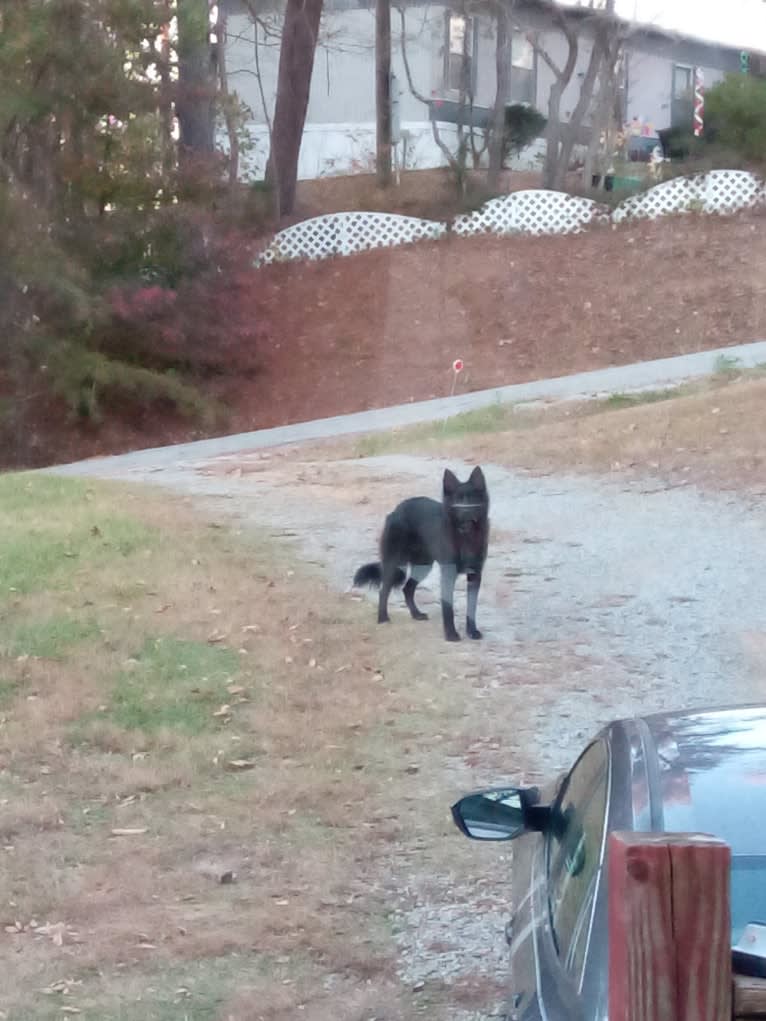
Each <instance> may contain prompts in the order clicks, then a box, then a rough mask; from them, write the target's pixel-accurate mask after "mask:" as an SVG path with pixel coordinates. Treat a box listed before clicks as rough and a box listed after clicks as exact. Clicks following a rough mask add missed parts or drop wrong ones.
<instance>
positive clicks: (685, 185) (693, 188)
mask: <svg viewBox="0 0 766 1021" xmlns="http://www.w3.org/2000/svg"><path fill="white" fill-rule="evenodd" d="M762 201H763V184H762V182H761V181H759V179H758V178H757V177H756V176H755V175H754V174H751V173H749V172H748V171H746V170H711V171H710V172H709V173H707V174H698V175H696V176H694V177H676V178H674V180H672V181H663V183H662V184H657V185H655V186H654V188H650V189H649V191H645V192H643V193H642V194H641V195H632V196H631V197H630V198H628V199H625V201H624V202H621V203H620V204H619V206H617V208H616V209H615V210H614V211H613V212H612V220H613V222H614V223H620V221H622V220H626V219H630V218H632V219H638V220H646V219H649V220H654V219H655V218H656V217H658V216H665V215H666V214H668V213H683V212H689V211H691V210H699V211H700V212H704V213H732V212H735V211H736V210H737V209H747V208H749V207H752V206H755V205H757V204H758V203H759V202H762Z"/></svg>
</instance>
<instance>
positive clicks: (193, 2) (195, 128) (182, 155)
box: [176, 0, 216, 177]
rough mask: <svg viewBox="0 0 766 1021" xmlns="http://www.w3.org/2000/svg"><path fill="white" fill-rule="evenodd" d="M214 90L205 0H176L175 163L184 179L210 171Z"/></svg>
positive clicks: (212, 147) (213, 149) (213, 124)
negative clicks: (176, 84) (176, 91)
mask: <svg viewBox="0 0 766 1021" xmlns="http://www.w3.org/2000/svg"><path fill="white" fill-rule="evenodd" d="M215 91H216V86H215V74H214V66H213V60H212V53H211V49H210V8H209V4H208V0H178V93H177V100H176V113H177V114H178V127H179V132H180V139H179V150H178V162H179V166H180V169H181V173H182V174H184V175H185V176H187V177H188V176H197V175H201V176H202V177H206V176H207V175H208V174H209V173H210V171H211V169H212V165H213V157H214V153H215Z"/></svg>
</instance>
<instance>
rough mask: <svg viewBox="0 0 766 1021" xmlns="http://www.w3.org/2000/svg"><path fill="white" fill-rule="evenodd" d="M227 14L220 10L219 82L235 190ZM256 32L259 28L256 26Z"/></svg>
mask: <svg viewBox="0 0 766 1021" xmlns="http://www.w3.org/2000/svg"><path fill="white" fill-rule="evenodd" d="M226 20H227V19H226V14H225V13H224V12H223V11H222V10H221V9H220V8H219V14H218V26H217V32H216V34H217V37H218V43H217V47H216V48H217V50H218V80H219V83H220V88H221V105H222V106H223V117H224V121H225V122H226V135H227V137H228V139H229V189H230V190H232V191H233V190H234V189H235V188H236V185H237V180H238V178H239V135H238V134H237V125H236V122H235V119H234V113H233V110H232V106H231V95H230V93H229V76H228V71H227V69H226ZM255 28H256V31H258V26H257V25H256V27H255Z"/></svg>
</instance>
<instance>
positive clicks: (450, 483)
mask: <svg viewBox="0 0 766 1021" xmlns="http://www.w3.org/2000/svg"><path fill="white" fill-rule="evenodd" d="M459 485H460V483H459V482H458V480H457V476H456V475H455V474H454V472H451V471H450V470H449V468H445V469H444V481H443V482H442V489H443V491H444V495H445V496H452V494H453V493H454V492H455V490H456V489H457V487H458V486H459Z"/></svg>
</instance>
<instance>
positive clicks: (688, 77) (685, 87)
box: [670, 64, 694, 131]
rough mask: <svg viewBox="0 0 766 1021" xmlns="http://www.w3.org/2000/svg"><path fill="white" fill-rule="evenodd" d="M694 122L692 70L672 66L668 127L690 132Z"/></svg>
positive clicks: (675, 65) (680, 65)
mask: <svg viewBox="0 0 766 1021" xmlns="http://www.w3.org/2000/svg"><path fill="white" fill-rule="evenodd" d="M693 122H694V68H693V67H687V66H686V65H685V64H674V65H673V92H672V95H671V100H670V126H671V127H672V128H680V129H681V130H684V131H691V130H692V126H693Z"/></svg>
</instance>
